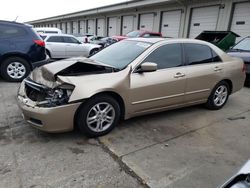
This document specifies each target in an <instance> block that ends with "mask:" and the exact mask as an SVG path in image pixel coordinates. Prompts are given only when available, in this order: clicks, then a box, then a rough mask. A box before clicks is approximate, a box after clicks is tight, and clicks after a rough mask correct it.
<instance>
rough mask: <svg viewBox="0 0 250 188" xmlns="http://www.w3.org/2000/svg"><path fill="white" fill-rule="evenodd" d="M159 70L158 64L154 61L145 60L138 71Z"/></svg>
mask: <svg viewBox="0 0 250 188" xmlns="http://www.w3.org/2000/svg"><path fill="white" fill-rule="evenodd" d="M156 70H157V64H156V63H152V62H145V63H142V64H141V65H140V67H139V68H138V70H137V72H139V73H142V72H154V71H156Z"/></svg>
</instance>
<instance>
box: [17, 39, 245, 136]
mask: <svg viewBox="0 0 250 188" xmlns="http://www.w3.org/2000/svg"><path fill="white" fill-rule="evenodd" d="M244 80H245V73H244V63H243V61H242V60H241V59H238V58H233V57H230V56H229V55H227V54H225V53H224V52H223V51H221V50H220V49H219V48H217V47H216V46H214V45H212V44H210V43H207V42H204V41H199V40H191V39H168V40H166V39H162V38H139V39H127V40H124V41H121V42H118V43H116V44H113V45H111V46H110V47H108V48H106V49H104V50H102V51H100V52H99V53H97V54H95V55H94V56H92V57H90V58H83V57H79V58H78V57H77V58H71V59H66V60H61V61H57V62H54V63H51V64H47V65H44V66H42V67H39V68H37V69H35V70H34V71H33V72H32V73H31V74H30V75H29V76H28V77H27V78H26V79H25V80H23V82H22V83H21V86H20V88H19V91H18V96H17V99H18V104H19V107H20V108H21V110H22V114H23V117H24V119H25V120H26V121H27V122H28V123H30V124H31V125H32V126H33V127H36V128H38V129H40V130H43V131H47V132H65V131H70V130H73V129H74V128H76V127H77V128H79V130H80V131H82V132H84V133H85V134H86V135H87V136H89V137H96V136H102V135H105V134H107V133H109V132H110V131H111V130H112V129H113V128H114V127H115V126H116V125H117V124H118V123H119V121H120V120H122V119H129V118H132V117H135V116H139V115H145V114H149V113H155V112H160V111H164V110H169V109H174V108H180V107H184V106H190V105H195V104H203V103H204V104H205V105H206V107H207V108H209V109H212V110H218V109H220V108H222V107H223V106H224V105H225V104H226V102H227V100H228V97H229V95H230V94H232V93H234V92H236V91H238V90H240V89H241V88H242V87H243V85H244Z"/></svg>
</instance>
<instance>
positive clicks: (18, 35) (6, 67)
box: [0, 20, 47, 81]
mask: <svg viewBox="0 0 250 188" xmlns="http://www.w3.org/2000/svg"><path fill="white" fill-rule="evenodd" d="M44 46H45V44H44V42H43V40H42V39H41V38H40V37H39V35H38V34H37V33H36V32H34V31H33V29H32V28H31V27H29V26H27V25H25V24H21V23H16V22H9V21H1V20H0V75H1V76H2V77H3V78H4V79H5V80H8V81H21V80H23V79H24V78H25V77H26V76H27V75H28V74H29V73H30V71H31V70H32V69H33V68H35V67H37V66H40V65H43V64H45V63H47V56H46V53H45V47H44Z"/></svg>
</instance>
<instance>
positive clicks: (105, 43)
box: [90, 37, 118, 48]
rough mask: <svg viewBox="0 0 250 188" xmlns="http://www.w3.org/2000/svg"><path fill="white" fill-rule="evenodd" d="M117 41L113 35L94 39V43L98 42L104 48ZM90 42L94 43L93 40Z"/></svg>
mask: <svg viewBox="0 0 250 188" xmlns="http://www.w3.org/2000/svg"><path fill="white" fill-rule="evenodd" d="M116 42H118V40H117V39H114V38H112V37H105V38H102V39H100V40H96V41H94V43H97V44H98V45H101V46H102V47H103V48H106V47H108V46H110V45H111V44H114V43H116ZM90 43H92V42H91V40H90Z"/></svg>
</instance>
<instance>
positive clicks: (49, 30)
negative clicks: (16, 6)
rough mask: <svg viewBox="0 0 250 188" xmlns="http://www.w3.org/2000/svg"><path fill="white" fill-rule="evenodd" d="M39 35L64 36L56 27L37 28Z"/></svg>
mask: <svg viewBox="0 0 250 188" xmlns="http://www.w3.org/2000/svg"><path fill="white" fill-rule="evenodd" d="M33 29H34V30H35V31H36V32H37V33H38V34H62V30H61V29H58V28H54V27H35V28H33Z"/></svg>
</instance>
